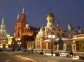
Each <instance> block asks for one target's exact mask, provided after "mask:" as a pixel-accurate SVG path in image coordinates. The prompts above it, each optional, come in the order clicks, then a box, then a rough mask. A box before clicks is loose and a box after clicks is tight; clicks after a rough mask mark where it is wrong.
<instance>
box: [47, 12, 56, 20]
mask: <svg viewBox="0 0 84 62" xmlns="http://www.w3.org/2000/svg"><path fill="white" fill-rule="evenodd" d="M50 17H53V18H54V19H55V16H54V14H53V13H51V12H49V13H48V15H47V18H50Z"/></svg>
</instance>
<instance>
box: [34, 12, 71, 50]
mask: <svg viewBox="0 0 84 62" xmlns="http://www.w3.org/2000/svg"><path fill="white" fill-rule="evenodd" d="M46 21H47V25H46V26H44V27H41V29H40V31H39V32H38V34H37V36H36V39H35V45H36V49H39V50H43V51H45V50H51V49H53V50H54V51H59V50H62V51H66V50H68V48H67V46H68V45H69V44H68V42H67V41H70V39H69V38H68V33H66V32H64V31H63V30H62V28H61V27H60V26H59V24H58V23H57V24H55V16H54V14H53V13H51V12H50V13H48V15H47V17H46ZM69 47H71V46H69Z"/></svg>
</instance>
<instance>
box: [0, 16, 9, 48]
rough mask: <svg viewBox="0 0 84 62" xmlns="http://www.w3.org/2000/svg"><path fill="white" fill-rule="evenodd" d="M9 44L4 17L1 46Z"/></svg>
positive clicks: (4, 46) (0, 27)
mask: <svg viewBox="0 0 84 62" xmlns="http://www.w3.org/2000/svg"><path fill="white" fill-rule="evenodd" d="M8 45H9V44H8V37H7V32H6V26H5V23H4V18H2V23H1V26H0V48H8Z"/></svg>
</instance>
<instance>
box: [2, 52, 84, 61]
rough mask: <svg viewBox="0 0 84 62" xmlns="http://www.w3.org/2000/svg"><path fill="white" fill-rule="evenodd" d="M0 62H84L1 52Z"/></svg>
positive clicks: (24, 53)
mask: <svg viewBox="0 0 84 62" xmlns="http://www.w3.org/2000/svg"><path fill="white" fill-rule="evenodd" d="M0 62H84V61H83V60H72V59H69V58H62V57H61V58H60V57H53V56H44V55H40V54H32V53H28V52H0Z"/></svg>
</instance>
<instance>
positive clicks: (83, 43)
mask: <svg viewBox="0 0 84 62" xmlns="http://www.w3.org/2000/svg"><path fill="white" fill-rule="evenodd" d="M78 32H79V34H75V35H73V43H72V51H73V52H84V30H83V31H81V30H78Z"/></svg>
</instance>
